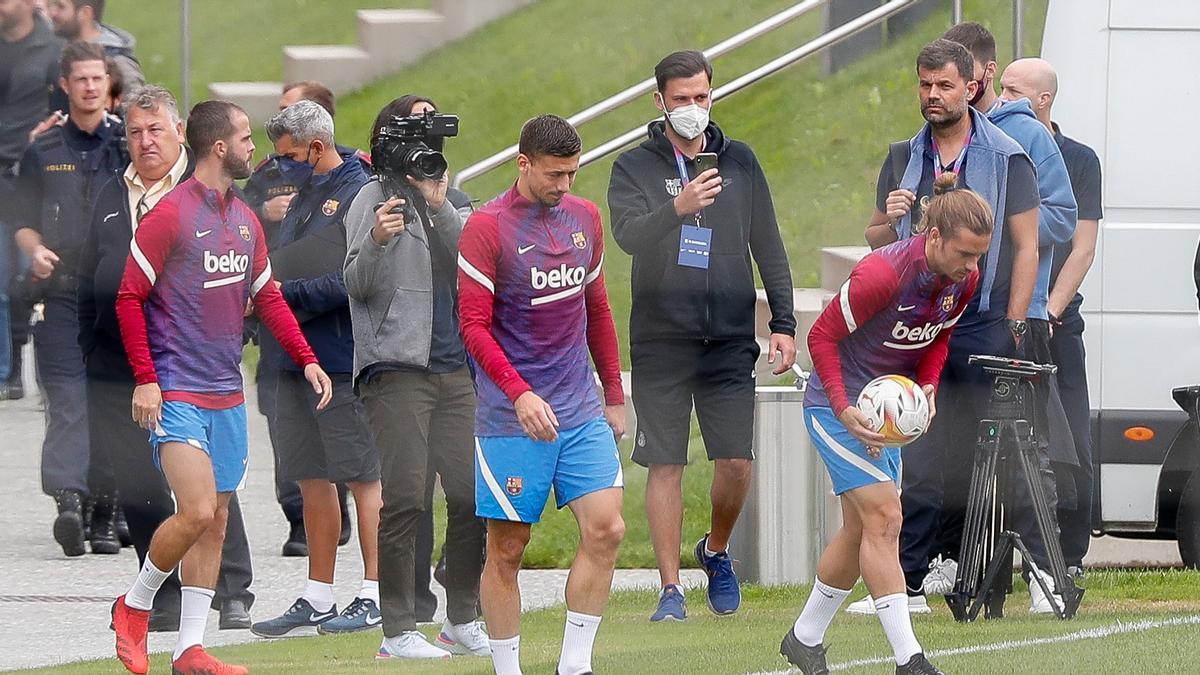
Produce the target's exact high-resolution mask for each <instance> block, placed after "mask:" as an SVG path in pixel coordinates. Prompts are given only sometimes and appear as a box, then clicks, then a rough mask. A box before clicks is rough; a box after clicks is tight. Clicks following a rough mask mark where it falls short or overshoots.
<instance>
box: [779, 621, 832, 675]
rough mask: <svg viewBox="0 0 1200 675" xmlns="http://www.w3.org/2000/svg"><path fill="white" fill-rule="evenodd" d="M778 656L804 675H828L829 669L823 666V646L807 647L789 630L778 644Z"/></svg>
mask: <svg viewBox="0 0 1200 675" xmlns="http://www.w3.org/2000/svg"><path fill="white" fill-rule="evenodd" d="M779 654H780V655H781V656H783V658H785V659H787V660H788V663H790V664H792V665H793V666H796V667H797V668H799V669H800V672H802V673H804V675H829V667H828V666H826V665H825V645H817V646H816V647H809V646H808V645H806V644H804V643H803V642H801V641H800V638H798V637H796V633H795V631H793V630H792V629H791V628H789V629H788V632H787V634H786V635H784V636H783V642H780V643H779Z"/></svg>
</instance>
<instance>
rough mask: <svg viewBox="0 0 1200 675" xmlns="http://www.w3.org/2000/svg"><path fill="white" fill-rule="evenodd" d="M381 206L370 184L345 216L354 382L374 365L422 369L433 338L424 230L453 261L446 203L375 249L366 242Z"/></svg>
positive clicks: (377, 187) (453, 225) (457, 225)
mask: <svg viewBox="0 0 1200 675" xmlns="http://www.w3.org/2000/svg"><path fill="white" fill-rule="evenodd" d="M383 201H384V194H383V186H382V185H381V184H380V183H379V180H378V179H372V180H371V182H369V183H367V184H366V185H364V186H363V187H362V189H361V190H359V191H358V195H356V196H355V197H354V201H352V202H351V203H350V210H349V211H347V212H346V267H345V281H346V290H347V291H348V292H349V294H350V320H351V322H352V323H353V326H354V380H355V382H357V381H358V375H359V373H361V372H362V370H363V368H366V367H367V366H370V365H372V364H375V363H400V364H405V365H411V366H417V367H420V368H426V367H428V366H429V345H430V341H431V339H432V335H433V262H432V260H431V259H430V256H429V237H428V236H426V227H429V226H432V227H433V228H434V229H436V230H437V233H438V235H439V236H438V237H435V241H437V240H440V241H441V243H442V245H444V246H446V247H447V248H448V249H449V252H450V254H451V256H452V257H454V258H455V259H457V258H458V240H459V237H461V236H462V229H463V221H464V218H463V216H462V214H461V213H460V212H459V211H457V210H455V208H454V205H453V204H451V203H450V200H449V199H447V200H446V203H445V204H443V205H442V208H441V209H440V210H438V211H437V212H436V213H432V214H428V217H427V218H425V219H423V221H424V222H421V223H408V224H407V226H406V227H405V230H404V232H402V233H400V234H399V235H397V236H396V237H393V238H392V240H391V241H389V242H388V243H387V244H386V245H384V246H380V245H379V244H376V243H375V240H374V239H372V238H371V228H372V227H374V225H375V209H376V208H377V207H378V206H379V204H380V203H381V202H383Z"/></svg>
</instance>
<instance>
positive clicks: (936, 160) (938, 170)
mask: <svg viewBox="0 0 1200 675" xmlns="http://www.w3.org/2000/svg"><path fill="white" fill-rule="evenodd" d="M973 135H974V132H967V142H966V143H963V146H962V150H960V151H959V152H958V157H957V158H956V159H955V160H954V166H953V167H952V168H951V171H953V172H954V173H955V174H956V175H958V176H959V180H962V176H961V174H959V169H961V168H962V163H963V161H965V160H966V158H967V148H968V147H970V145H971V137H972V136H973ZM929 142H930V144H931V145H932V146H933V179H934V180H937V179H938V178H940V177H941V175H942V155H941V153H939V152H938V144H937V139H936V138H934V137H933V135H932V134H931V135H930V136H929Z"/></svg>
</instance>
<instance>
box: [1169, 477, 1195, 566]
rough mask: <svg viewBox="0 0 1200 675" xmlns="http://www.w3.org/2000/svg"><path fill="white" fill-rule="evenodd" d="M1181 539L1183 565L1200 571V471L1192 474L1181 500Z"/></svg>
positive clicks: (1180, 547)
mask: <svg viewBox="0 0 1200 675" xmlns="http://www.w3.org/2000/svg"><path fill="white" fill-rule="evenodd" d="M1175 529H1176V532H1177V535H1178V537H1179V557H1180V558H1183V564H1184V565H1186V566H1187V567H1191V568H1192V569H1200V469H1196V470H1195V471H1193V472H1192V477H1191V478H1190V479H1189V480H1188V482H1187V486H1186V487H1184V488H1183V496H1182V497H1180V499H1179V518H1178V521H1177V523H1176V528H1175Z"/></svg>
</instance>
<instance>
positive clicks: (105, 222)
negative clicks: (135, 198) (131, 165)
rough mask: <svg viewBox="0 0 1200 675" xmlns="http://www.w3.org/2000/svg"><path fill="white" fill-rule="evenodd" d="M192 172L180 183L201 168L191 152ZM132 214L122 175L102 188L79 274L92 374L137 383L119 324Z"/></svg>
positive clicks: (82, 330)
mask: <svg viewBox="0 0 1200 675" xmlns="http://www.w3.org/2000/svg"><path fill="white" fill-rule="evenodd" d="M184 152H186V153H187V160H188V161H187V168H186V169H185V170H184V172H183V176H182V177H181V179H180V182H181V183H182V182H183V181H185V180H187V179H188V178H190V177H191V175H192V170H193V169H195V167H196V161H195V158H194V157H193V156H192V153H191V152H190V151H188V150H187V149H186V148H185V149H184ZM132 220H133V219H132V217H131V215H130V213H129V187H128V186H127V185H126V184H125V178H124V177H123V176H122V175H120V174H118V175H117V176H116V177H114V178H113V179H112V180H110V181H108V182H107V183H105V184H104V186H103V187H101V188H100V192H99V193H98V194H97V195H96V201H95V206H94V208H93V209H92V212H91V218H90V220H89V225H88V230H87V238H86V239H85V240H84V245H83V248H82V253H81V257H80V263H79V271H78V282H79V286H78V300H79V346H80V348H81V349H82V351H83V359H84V362H85V363H86V364H87V369H88V373H89V374H92V375H96V374H102V375H108V376H110V377H111V379H117V380H128V381H129V382H131V383H132V382H133V371H132V370H130V368H129V362H128V361H127V360H126V357H125V345H124V344H123V343H122V342H121V327H120V325H118V323H117V311H116V303H117V291H118V290H119V289H120V287H121V277H122V276H123V275H124V274H125V261H126V260H127V259H128V258H129V241H130V240H131V239H133V226H132Z"/></svg>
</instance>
